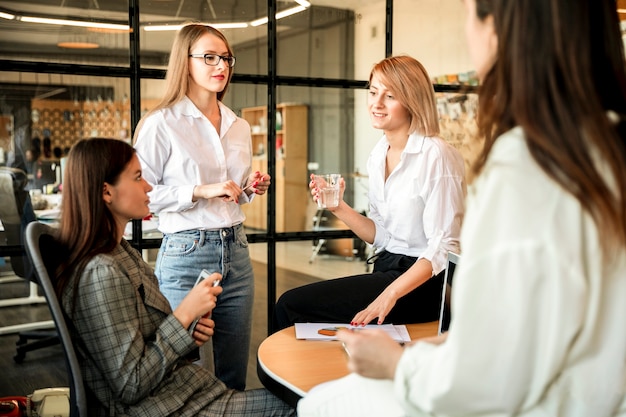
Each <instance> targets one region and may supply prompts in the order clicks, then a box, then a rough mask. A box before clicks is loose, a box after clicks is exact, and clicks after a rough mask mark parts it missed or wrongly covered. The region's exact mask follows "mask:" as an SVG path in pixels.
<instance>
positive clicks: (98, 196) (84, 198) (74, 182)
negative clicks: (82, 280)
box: [56, 138, 135, 297]
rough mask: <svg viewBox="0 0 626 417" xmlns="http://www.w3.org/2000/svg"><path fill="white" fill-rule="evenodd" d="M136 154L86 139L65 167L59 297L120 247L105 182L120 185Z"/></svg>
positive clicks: (108, 141) (127, 148)
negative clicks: (91, 264)
mask: <svg viewBox="0 0 626 417" xmlns="http://www.w3.org/2000/svg"><path fill="white" fill-rule="evenodd" d="M134 154H135V149H134V148H133V147H132V146H130V145H129V144H127V143H126V142H123V141H121V140H117V139H105V138H93V139H82V140H81V141H79V142H77V143H76V144H75V145H74V146H72V149H71V151H70V153H69V156H68V158H67V164H66V166H65V175H64V178H63V200H62V204H61V207H62V210H61V224H60V226H59V229H58V236H57V238H58V240H59V242H60V243H61V244H62V245H63V248H64V250H66V251H67V258H66V259H65V260H64V261H63V262H62V263H61V266H60V267H59V269H58V271H57V275H58V277H57V287H56V290H57V295H58V296H59V297H61V294H62V292H63V289H64V288H65V286H66V285H67V283H68V281H69V279H70V277H71V276H72V275H74V274H76V275H77V276H80V273H81V271H82V269H83V268H84V267H85V265H86V264H87V262H89V260H90V259H91V258H93V257H94V256H95V255H98V254H100V253H108V252H111V251H112V250H113V249H114V248H115V247H116V246H117V244H118V241H119V236H116V235H117V226H116V223H115V219H114V218H113V215H112V214H111V212H110V211H109V209H108V208H107V207H106V204H105V202H104V199H103V197H102V193H103V187H104V183H105V182H107V183H109V184H113V185H115V184H116V183H117V181H118V180H119V176H120V174H121V173H122V171H124V169H125V167H126V166H127V165H128V163H129V162H130V160H131V159H132V157H133V155H134ZM75 285H78V280H76V283H75ZM74 294H76V291H74Z"/></svg>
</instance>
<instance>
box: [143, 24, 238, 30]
mask: <svg viewBox="0 0 626 417" xmlns="http://www.w3.org/2000/svg"><path fill="white" fill-rule="evenodd" d="M200 24H201V25H208V26H212V27H214V28H216V29H243V28H247V27H248V26H249V24H248V23H246V22H233V23H200ZM185 25H186V23H184V24H180V25H167V24H166V25H149V26H143V30H145V31H146V32H157V31H168V30H179V29H180V28H182V27H183V26H185Z"/></svg>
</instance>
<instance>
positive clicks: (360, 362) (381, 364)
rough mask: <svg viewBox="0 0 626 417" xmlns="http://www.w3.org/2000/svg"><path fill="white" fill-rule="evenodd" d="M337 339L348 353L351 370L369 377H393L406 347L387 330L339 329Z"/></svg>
mask: <svg viewBox="0 0 626 417" xmlns="http://www.w3.org/2000/svg"><path fill="white" fill-rule="evenodd" d="M337 339H338V340H339V341H340V342H341V344H342V347H343V349H344V351H345V353H346V358H347V360H348V369H349V370H350V371H351V372H356V373H358V374H359V375H362V376H364V377H367V378H375V379H393V377H394V375H395V373H396V367H397V365H398V361H399V360H400V356H402V352H403V351H404V348H403V347H402V346H401V345H400V344H398V342H396V341H395V340H393V339H392V338H391V337H390V336H389V335H388V334H387V333H386V332H385V331H383V330H379V329H371V330H370V329H361V330H359V331H358V332H356V331H351V330H339V331H338V332H337Z"/></svg>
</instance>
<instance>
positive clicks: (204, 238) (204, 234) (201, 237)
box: [198, 229, 206, 246]
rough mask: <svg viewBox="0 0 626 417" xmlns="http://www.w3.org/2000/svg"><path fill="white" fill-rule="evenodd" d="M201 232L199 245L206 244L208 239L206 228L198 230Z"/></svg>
mask: <svg viewBox="0 0 626 417" xmlns="http://www.w3.org/2000/svg"><path fill="white" fill-rule="evenodd" d="M198 232H200V237H199V238H198V246H204V241H205V240H206V230H203V229H201V230H198Z"/></svg>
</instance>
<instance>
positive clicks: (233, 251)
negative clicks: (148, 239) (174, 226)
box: [155, 225, 254, 390]
mask: <svg viewBox="0 0 626 417" xmlns="http://www.w3.org/2000/svg"><path fill="white" fill-rule="evenodd" d="M202 269H206V270H207V271H209V272H220V273H221V274H222V282H221V285H222V287H223V289H224V291H223V292H222V294H220V295H219V296H218V298H217V307H215V309H214V310H213V312H212V313H211V316H212V318H213V320H214V321H215V333H214V335H213V338H212V341H213V357H214V362H215V375H216V376H217V377H218V378H219V379H221V380H222V381H223V382H224V383H225V384H226V385H227V386H228V387H229V388H234V389H238V390H244V389H245V386H246V373H247V368H248V354H249V350H250V335H251V332H252V305H253V302H254V275H253V271H252V263H251V262H250V253H249V250H248V239H247V238H246V234H245V232H244V229H243V226H242V225H236V226H233V227H228V228H224V229H219V230H186V231H183V232H178V233H172V234H166V235H164V236H163V241H162V243H161V248H160V249H159V254H158V256H157V261H156V267H155V274H156V276H157V277H158V279H159V286H160V287H161V292H163V294H164V295H165V297H166V298H167V299H168V300H169V302H170V304H171V306H172V309H175V308H176V307H177V306H178V305H179V304H180V302H181V301H182V299H183V298H184V297H185V296H186V295H187V293H188V292H189V290H191V288H192V287H193V285H194V284H195V282H196V279H197V278H198V274H199V273H200V271H201V270H202Z"/></svg>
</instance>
